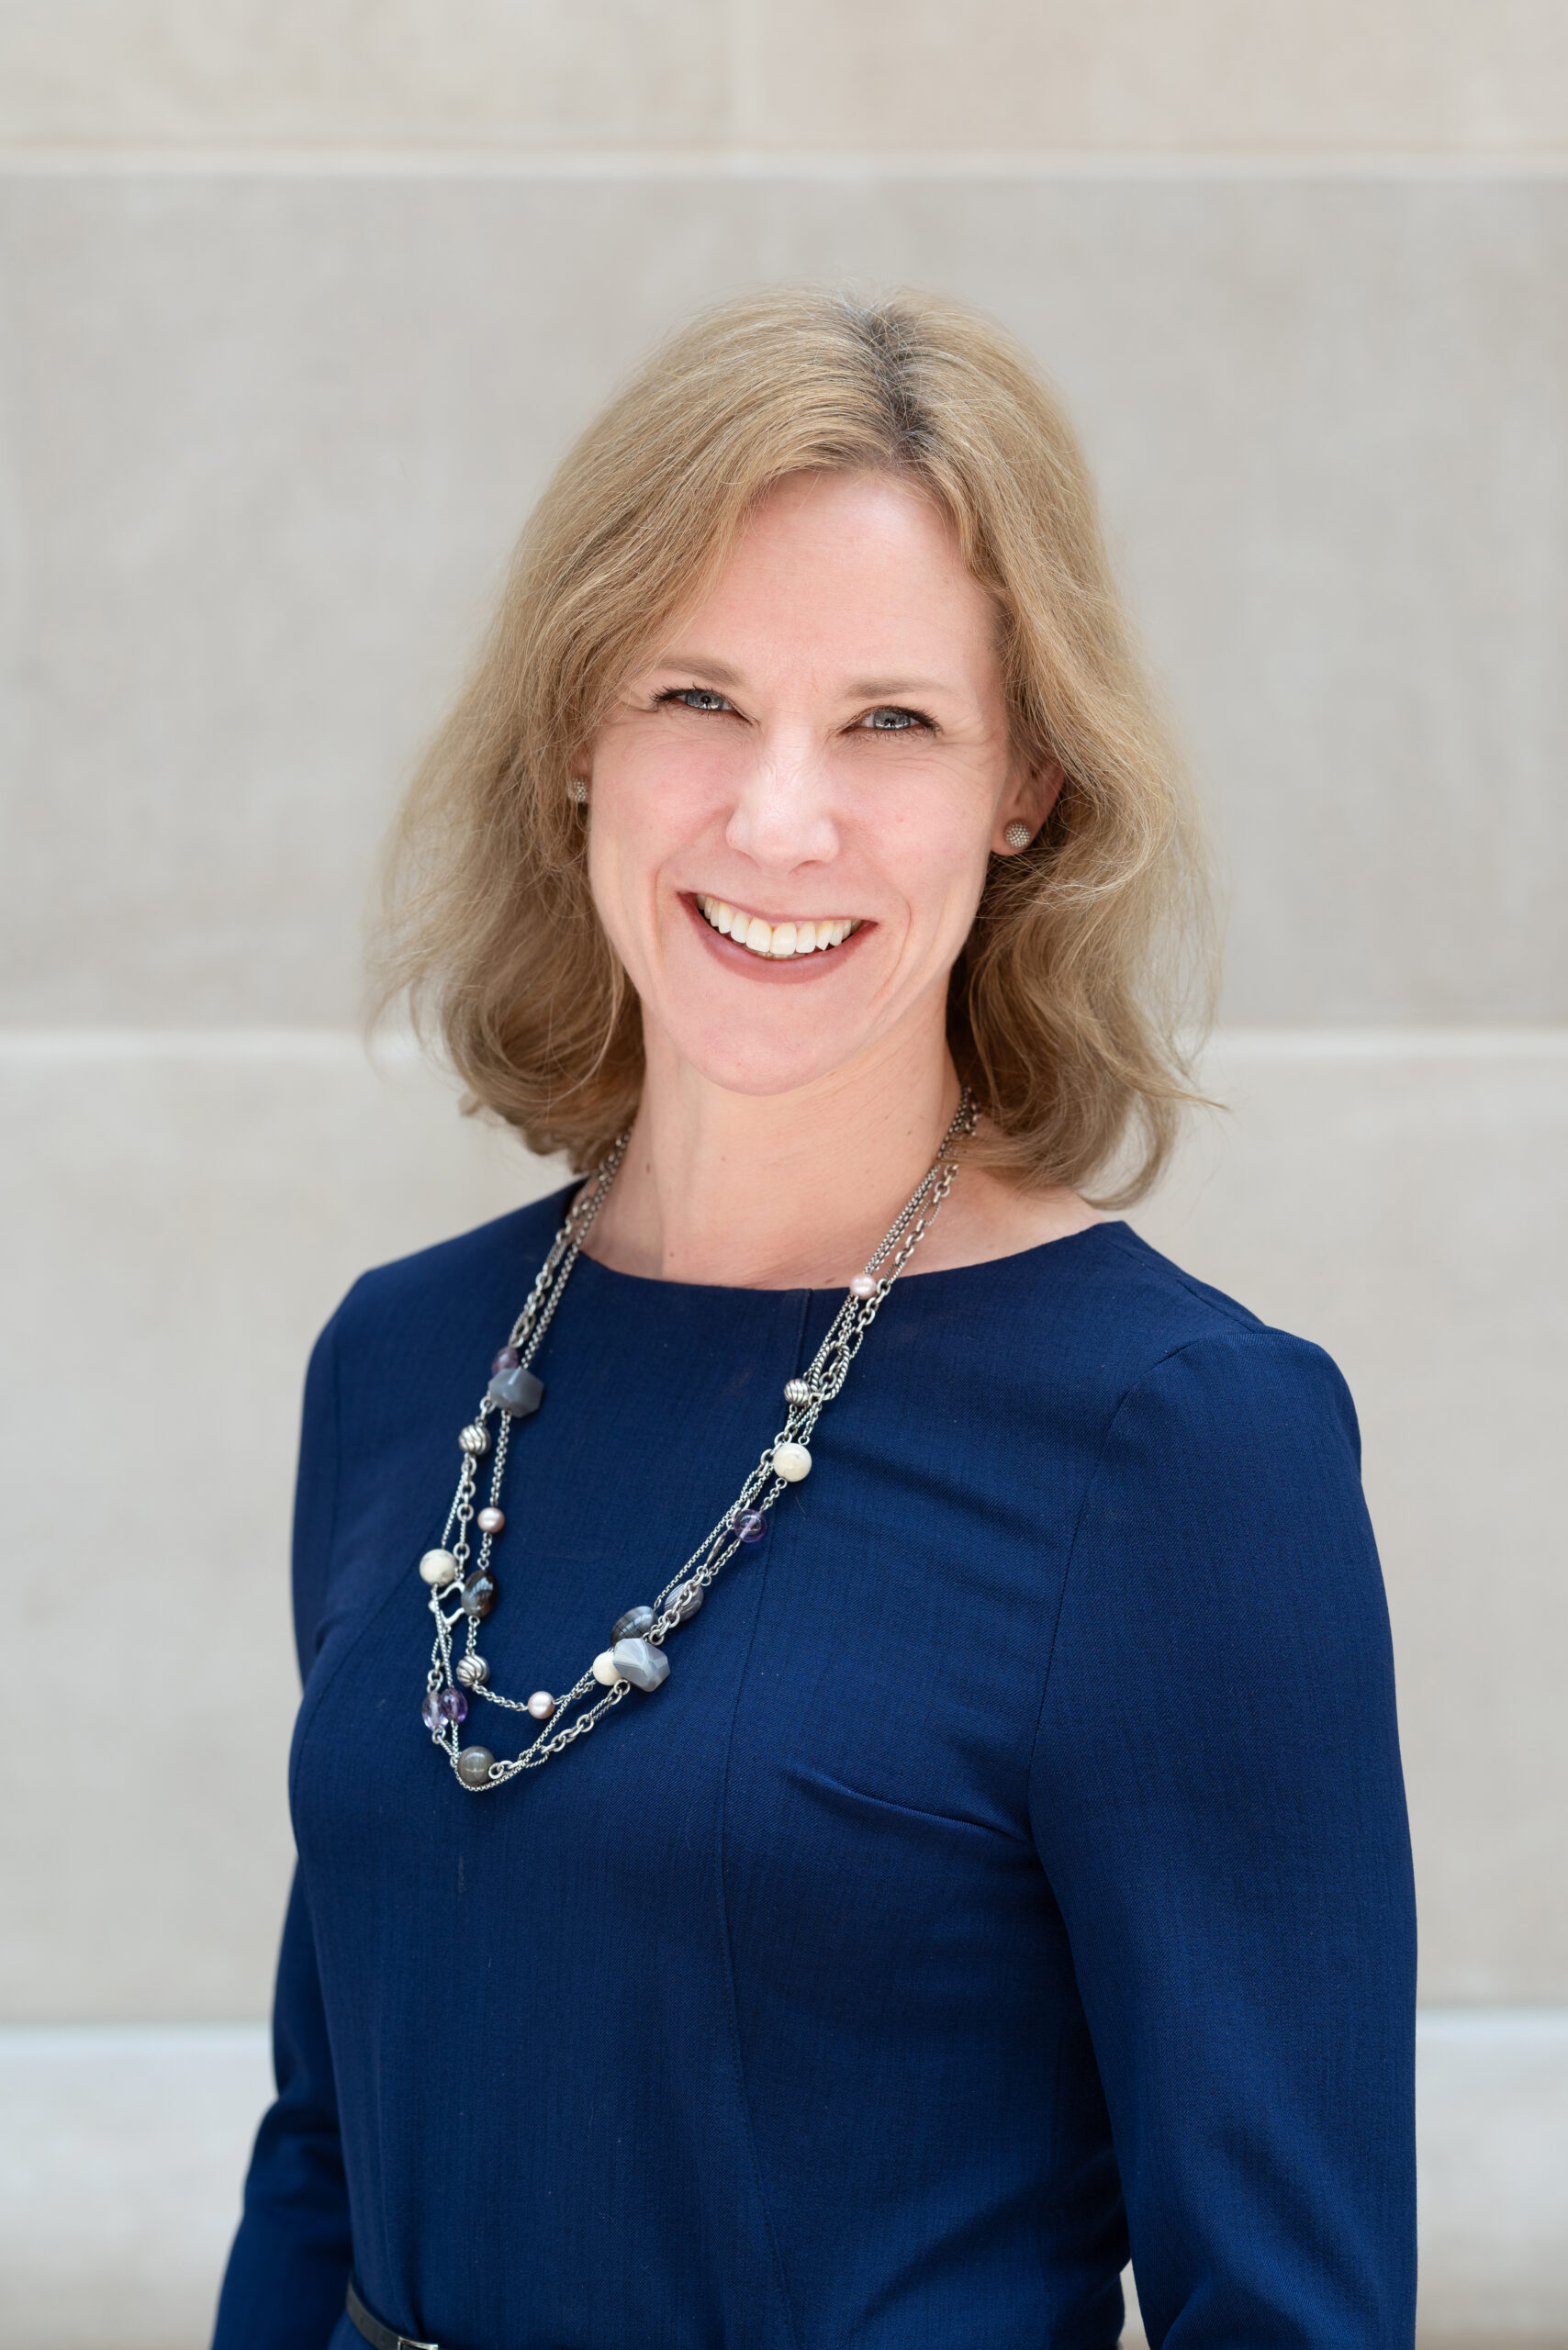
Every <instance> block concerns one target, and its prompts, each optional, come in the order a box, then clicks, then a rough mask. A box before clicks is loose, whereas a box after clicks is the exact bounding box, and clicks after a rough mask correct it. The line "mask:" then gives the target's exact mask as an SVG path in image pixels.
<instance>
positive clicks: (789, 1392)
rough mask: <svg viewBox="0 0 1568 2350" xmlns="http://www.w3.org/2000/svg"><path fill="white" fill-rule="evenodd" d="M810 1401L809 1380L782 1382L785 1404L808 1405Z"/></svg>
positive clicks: (810, 1385)
mask: <svg viewBox="0 0 1568 2350" xmlns="http://www.w3.org/2000/svg"><path fill="white" fill-rule="evenodd" d="M811 1400H812V1382H811V1381H810V1380H809V1379H787V1380H786V1381H785V1382H784V1401H785V1402H786V1404H809V1403H810V1402H811Z"/></svg>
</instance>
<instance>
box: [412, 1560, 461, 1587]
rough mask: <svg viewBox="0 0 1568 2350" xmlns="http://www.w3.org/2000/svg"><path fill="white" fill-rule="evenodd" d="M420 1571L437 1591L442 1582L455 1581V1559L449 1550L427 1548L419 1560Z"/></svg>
mask: <svg viewBox="0 0 1568 2350" xmlns="http://www.w3.org/2000/svg"><path fill="white" fill-rule="evenodd" d="M420 1574H421V1575H423V1577H424V1579H425V1581H426V1583H431V1584H432V1585H433V1586H434V1587H435V1588H436V1589H437V1590H438V1591H439V1589H440V1588H441V1586H442V1583H454V1582H455V1581H456V1578H457V1561H456V1560H455V1559H454V1557H453V1555H452V1553H451V1551H450V1550H427V1551H426V1552H425V1555H424V1557H423V1558H422V1559H421V1560H420Z"/></svg>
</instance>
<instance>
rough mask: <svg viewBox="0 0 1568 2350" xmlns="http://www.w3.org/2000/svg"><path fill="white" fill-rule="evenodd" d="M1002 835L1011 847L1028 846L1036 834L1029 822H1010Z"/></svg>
mask: <svg viewBox="0 0 1568 2350" xmlns="http://www.w3.org/2000/svg"><path fill="white" fill-rule="evenodd" d="M1034 837H1035V835H1034V834H1033V833H1032V832H1031V831H1030V830H1029V827H1028V825H1027V824H1009V825H1008V827H1007V830H1006V831H1005V832H1004V833H1003V834H1002V839H1003V840H1004V841H1005V842H1006V843H1007V845H1008V847H1009V848H1027V847H1028V845H1029V843H1030V842H1031V841H1032V840H1033V839H1034Z"/></svg>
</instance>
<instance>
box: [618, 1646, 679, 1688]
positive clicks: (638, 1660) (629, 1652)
mask: <svg viewBox="0 0 1568 2350" xmlns="http://www.w3.org/2000/svg"><path fill="white" fill-rule="evenodd" d="M610 1662H611V1664H613V1665H614V1667H615V1670H616V1672H617V1673H618V1674H619V1675H620V1677H621V1679H622V1681H629V1682H630V1683H631V1684H632V1686H633V1689H656V1688H657V1687H658V1685H659V1684H660V1682H661V1681H667V1680H668V1679H669V1659H668V1657H667V1656H666V1654H665V1652H664V1651H663V1649H655V1648H651V1647H650V1646H649V1645H648V1642H647V1641H646V1640H617V1641H616V1643H615V1646H614V1648H613V1649H612V1650H611V1651H610Z"/></svg>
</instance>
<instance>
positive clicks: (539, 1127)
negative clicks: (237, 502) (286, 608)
mask: <svg viewBox="0 0 1568 2350" xmlns="http://www.w3.org/2000/svg"><path fill="white" fill-rule="evenodd" d="M823 469H832V470H839V471H849V470H862V471H875V472H879V473H885V474H890V475H893V476H900V477H902V478H904V479H906V480H908V481H909V482H911V483H912V484H913V485H915V486H918V487H921V488H922V489H923V490H924V492H925V494H926V495H928V496H929V497H930V498H933V499H934V500H935V503H936V504H937V506H938V507H939V508H940V509H941V510H942V511H943V512H944V513H945V514H946V515H947V516H948V518H949V519H950V520H951V522H952V524H953V526H954V528H955V530H956V532H957V533H958V543H959V545H960V548H961V550H962V553H963V557H964V560H965V562H966V563H967V564H968V565H969V569H970V571H971V572H972V573H973V574H974V576H975V577H976V578H977V579H978V580H979V581H980V583H981V584H982V585H983V586H984V587H985V588H988V589H989V590H990V592H991V595H992V596H993V597H994V599H996V603H997V607H998V610H999V612H1000V615H1001V649H1002V672H1003V678H1004V682H1005V688H1006V696H1007V703H1008V709H1009V711H1010V717H1011V724H1012V730H1013V735H1014V743H1015V744H1016V745H1017V746H1018V747H1019V748H1020V749H1021V751H1022V752H1023V753H1024V755H1025V756H1026V757H1027V758H1028V759H1029V760H1030V761H1031V762H1032V763H1034V764H1036V765H1043V764H1044V763H1045V762H1047V761H1048V760H1056V761H1058V762H1059V763H1060V766H1061V767H1062V769H1063V772H1064V775H1065V781H1064V783H1063V786H1062V789H1061V791H1060V793H1059V796H1058V800H1057V801H1056V805H1055V807H1054V808H1053V810H1052V811H1051V814H1050V816H1049V818H1048V820H1047V822H1046V824H1045V825H1044V826H1043V828H1042V829H1041V831H1040V833H1039V834H1038V835H1037V837H1036V840H1035V842H1034V844H1033V845H1032V846H1031V847H1030V848H1029V849H1027V850H1025V852H1024V853H1023V854H1022V855H1020V856H1009V857H1005V858H1003V857H993V858H992V859H991V865H990V867H989V870H988V873H987V878H986V882H985V887H984V890H983V892H982V895H981V898H980V907H979V910H978V912H977V913H976V916H975V920H974V924H973V927H972V929H971V931H970V934H969V939H968V941H967V942H966V945H965V946H964V949H963V952H962V954H961V955H960V956H959V957H958V962H957V964H956V965H955V967H954V969H953V973H952V977H951V980H950V983H949V991H948V1023H947V1025H948V1037H949V1042H950V1045H951V1048H952V1051H953V1055H954V1058H955V1060H956V1062H957V1064H958V1069H959V1071H960V1073H961V1074H962V1075H963V1076H964V1078H965V1079H966V1080H968V1082H969V1085H970V1086H972V1088H973V1089H974V1091H975V1093H976V1095H977V1096H978V1098H979V1101H980V1106H981V1108H982V1111H983V1113H984V1115H985V1120H986V1125H984V1126H983V1127H982V1129H981V1135H980V1139H979V1141H978V1143H977V1146H976V1156H977V1157H979V1158H981V1159H982V1160H983V1161H984V1162H986V1163H989V1164H990V1165H991V1166H992V1167H994V1168H996V1169H998V1170H999V1171H1001V1172H1002V1173H1005V1174H1007V1175H1010V1176H1011V1177H1012V1178H1013V1179H1014V1181H1018V1182H1020V1183H1022V1184H1025V1185H1030V1186H1035V1185H1040V1186H1043V1185H1047V1184H1052V1183H1070V1184H1072V1185H1075V1186H1077V1187H1079V1188H1083V1187H1085V1186H1087V1185H1090V1184H1092V1182H1093V1181H1094V1179H1095V1178H1096V1177H1097V1176H1098V1177H1102V1178H1104V1177H1105V1176H1106V1173H1107V1169H1114V1175H1113V1179H1112V1180H1111V1181H1110V1182H1109V1184H1108V1186H1103V1188H1102V1191H1101V1197H1102V1198H1103V1201H1104V1202H1105V1203H1106V1204H1123V1203H1127V1202H1130V1201H1132V1200H1134V1199H1137V1197H1139V1196H1140V1195H1141V1194H1142V1193H1143V1192H1145V1191H1146V1190H1147V1189H1148V1186H1149V1184H1150V1183H1151V1182H1152V1181H1153V1180H1154V1177H1155V1175H1156V1174H1157V1173H1158V1171H1159V1168H1160V1166H1161V1164H1162V1162H1163V1160H1164V1159H1165V1158H1166V1156H1167V1154H1168V1152H1169V1150H1170V1145H1171V1141H1172V1139H1173V1135H1174V1130H1175V1125H1176V1121H1177V1117H1178V1114H1179V1112H1180V1110H1181V1108H1182V1104H1183V1103H1185V1102H1191V1101H1193V1100H1195V1099H1197V1098H1199V1097H1197V1096H1196V1095H1194V1094H1193V1091H1191V1089H1190V1086H1189V1082H1188V1063H1187V1059H1186V1057H1185V1055H1184V1053H1183V1052H1182V1049H1181V1046H1180V1044H1179V1035H1180V1034H1181V1033H1182V1032H1181V1029H1180V1027H1179V1022H1181V1021H1182V1020H1183V1019H1186V1020H1187V1021H1188V1022H1189V1024H1190V1020H1191V1014H1192V1012H1193V1008H1194V1004H1195V1003H1196V1004H1197V1005H1198V1006H1200V1007H1201V1008H1202V1009H1204V1010H1206V1007H1207V1001H1208V979H1209V974H1210V971H1211V968H1212V962H1211V958H1210V956H1209V954H1208V951H1207V942H1208V936H1209V933H1208V925H1207V919H1206V916H1207V901H1206V898H1205V894H1204V889H1203V884H1202V877H1201V871H1200V867H1199V863H1198V859H1197V856H1196V854H1195V848H1194V833H1193V818H1192V814H1191V811H1190V804H1189V795H1188V792H1187V789H1186V787H1185V784H1184V780H1183V776H1182V767H1181V763H1180V761H1179V759H1178V757H1177V756H1176V755H1175V752H1174V749H1173V746H1172V744H1171V742H1170V737H1169V735H1168V733H1167V732H1166V729H1165V726H1164V724H1163V722H1162V721H1161V719H1160V717H1159V712H1158V711H1157V710H1156V708H1155V705H1154V701H1153V698H1152V696H1151V694H1150V691H1149V688H1148V682H1147V679H1146V677H1145V676H1144V674H1143V672H1142V669H1141V667H1140V666H1139V663H1138V661H1137V656H1136V654H1135V652H1134V649H1133V646H1132V644H1131V642H1130V637H1129V631H1128V627H1127V622H1126V615H1125V612H1124V610H1123V608H1122V605H1121V602H1120V599H1118V596H1117V594H1116V590H1115V588H1114V583H1113V580H1112V577H1111V572H1110V567H1109V565H1108V563H1107V560H1106V554H1105V549H1104V544H1103V538H1102V534H1101V530H1100V524H1099V519H1098V514H1097V510H1096V504H1095V498H1094V492H1093V488H1092V484H1091V482H1090V478H1089V475H1088V471H1087V468H1086V466H1085V464H1084V462H1083V458H1082V455H1081V452H1080V449H1079V446H1078V443H1077V441H1076V439H1075V437H1074V434H1073V431H1072V429H1071V427H1070V424H1069V423H1068V421H1067V419H1066V417H1065V416H1064V415H1063V413H1062V411H1061V408H1059V407H1058V403H1057V401H1056V400H1055V398H1054V397H1052V395H1051V393H1050V391H1049V390H1048V389H1047V386H1046V385H1045V383H1044V382H1043V381H1042V379H1041V377H1040V376H1039V375H1038V374H1037V372H1036V369H1035V368H1034V366H1033V365H1032V364H1031V363H1030V361H1029V360H1028V358H1027V357H1026V356H1025V353H1023V352H1022V351H1021V350H1020V349H1019V348H1018V347H1017V346H1016V345H1015V344H1014V342H1013V341H1011V340H1010V339H1009V338H1008V337H1007V336H1006V335H1005V334H1004V333H1003V332H1002V330H1001V329H1000V328H998V327H997V326H995V325H994V324H993V323H991V321H990V320H989V319H984V318H981V317H979V316H977V315H975V314H974V313H972V312H970V311H969V310H966V309H964V308H960V307H958V305H956V304H953V303H950V302H947V301H944V300H940V299H937V298H936V297H933V296H931V295H928V294H923V293H917V292H899V293H893V294H890V295H887V296H883V297H875V298H860V297H857V296H855V295H853V294H850V293H846V292H843V291H837V290H833V289H824V288H819V287H814V286H793V287H792V286H786V287H778V288H774V289H772V290H769V291H767V292H765V293H762V294H758V295H754V296H751V297H746V298H745V299H742V300H738V301H733V302H728V303H725V304H723V305H722V307H720V308H716V309H712V310H710V311H708V312H706V313H704V314H703V315H702V316H700V317H699V318H697V319H694V320H693V321H692V322H691V323H690V324H689V325H688V326H687V327H685V328H684V329H683V330H681V331H679V332H678V333H677V334H676V335H674V336H673V337H672V338H671V339H670V340H669V341H667V342H666V343H665V344H664V345H663V346H662V348H660V349H659V350H658V351H657V352H655V354H654V355H653V357H652V358H651V359H649V360H648V361H647V362H646V363H645V364H644V366H643V367H642V368H641V369H640V370H639V371H638V372H637V374H636V375H633V377H632V379H631V381H630V382H629V383H627V384H626V386H624V388H623V389H622V391H621V392H620V393H619V394H618V396H617V397H615V398H613V399H612V400H611V401H610V405H609V407H608V408H605V409H604V410H603V412H602V413H601V414H600V415H599V418H598V419H597V420H595V421H594V422H593V423H592V424H590V425H589V427H588V431H586V432H585V433H584V434H583V435H582V437H581V439H580V440H579V441H578V442H577V444H576V446H575V447H574V448H573V449H572V450H571V452H570V453H569V454H568V455H567V456H566V460H565V461H564V463H563V464H561V466H560V467H559V469H558V471H557V472H556V474H555V476H554V479H553V481H552V482H551V483H550V485H549V487H547V488H546V490H545V492H544V494H543V497H542V498H541V499H540V501H539V503H538V505H537V507H536V508H535V509H534V511H533V513H532V517H531V518H530V520H529V521H528V524H527V526H526V528H525V529H524V532H523V534H522V538H521V543H520V545H519V547H518V551H517V554H516V557H515V560H514V562H513V565H512V569H511V574H510V579H509V582H508V585H507V587H506V589H505V592H504V594H503V596H502V599H501V602H500V607H499V610H498V612H497V614H496V617H495V620H494V622H493V624H492V626H491V629H490V632H489V636H488V640H487V643H486V645H485V647H484V649H483V652H482V654H481V656H480V658H479V661H478V664H477V666H476V668H475V670H474V672H473V674H472V676H471V677H470V678H469V680H468V683H467V684H466V686H465V688H464V689H463V691H462V692H461V694H460V695H459V697H458V699H457V701H456V704H455V706H454V709H453V710H452V711H451V714H450V715H449V717H448V718H447V720H446V722H445V723H444V725H443V726H442V729H441V731H440V733H438V734H437V735H436V737H435V739H434V741H433V743H432V744H431V746H430V748H429V750H428V752H427V754H426V755H425V757H424V760H423V762H422V765H421V766H420V769H419V771H418V773H417V774H416V776H415V778H414V781H413V784H412V786H411V789H410V790H409V795H408V798H407V800H406V802H405V804H404V807H403V810H402V812H401V815H400V817H399V819H398V824H397V826H396V828H395V831H394V834H393V836H392V839H391V842H390V844H389V846H388V852H387V856H386V864H385V867H384V890H383V904H382V919H381V923H380V927H379V932H378V934H377V938H376V941H375V952H374V962H373V968H374V971H375V979H376V999H375V1000H376V1002H377V1006H378V1008H379V1009H381V1010H385V1009H386V1007H387V1006H388V1005H389V1004H390V1003H391V1002H394V1001H396V1000H398V999H406V1000H407V1001H408V1002H409V1008H410V1010H411V1013H412V1015H413V1018H414V1021H415V1024H416V1027H417V1028H418V1030H419V1032H420V1034H421V1035H423V1036H425V1037H426V1039H427V1040H439V1042H440V1043H441V1045H442V1046H443V1047H444V1051H445V1055H446V1057H448V1058H449V1060H450V1061H451V1063H452V1065H453V1067H454V1069H455V1070H456V1071H457V1073H458V1075H459V1076H460V1078H461V1079H462V1080H463V1082H464V1084H465V1088H466V1089H467V1097H468V1099H467V1104H466V1106H468V1107H469V1108H471V1109H485V1110H488V1111H490V1112H492V1113H495V1114H496V1115H497V1116H498V1117H499V1118H502V1119H504V1120H505V1121H506V1122H507V1123H508V1124H509V1125H513V1126H515V1127H516V1128H518V1130H519V1131H520V1133H521V1135H522V1136H523V1137H524V1139H525V1140H526V1141H527V1143H528V1144H529V1145H530V1147H532V1149H534V1150H536V1151H541V1152H555V1151H562V1152H565V1153H566V1156H567V1158H568V1159H569V1161H570V1163H571V1164H572V1165H573V1166H574V1167H576V1168H579V1169H581V1168H584V1167H588V1166H589V1165H591V1164H592V1163H593V1162H594V1161H595V1160H596V1159H597V1158H599V1157H600V1156H601V1155H602V1153H603V1151H604V1150H605V1148H606V1147H607V1145H608V1144H609V1142H610V1139H611V1137H612V1136H615V1135H616V1134H618V1133H619V1132H620V1131H621V1130H622V1128H623V1127H624V1126H625V1125H628V1124H629V1122H630V1120H631V1118H632V1116H633V1113H634V1111H635V1109H636V1106H637V1102H638V1098H639V1095H640V1092H641V1088H642V1081H643V1040H642V1028H641V1021H640V1016H639V1011H638V1006H637V1002H636V999H635V996H634V994H633V990H632V989H631V987H630V984H629V982H628V981H627V979H626V975H625V973H624V971H623V969H622V967H621V964H620V961H619V959H618V957H616V956H615V954H614V953H613V951H612V949H611V947H610V942H609V940H608V938H607V937H606V935H605V933H604V931H603V929H602V927H601V925H600V923H599V919H598V916H597V914H596V912H595V911H594V906H593V901H592V898H591V896H590V894H589V890H588V873H587V857H586V828H585V824H584V820H583V816H582V814H581V812H580V811H579V809H578V807H577V802H576V800H575V799H574V796H573V789H572V779H573V775H574V769H575V767H576V766H577V764H578V763H580V760H581V758H582V755H583V753H584V750H585V748H586V746H587V745H588V744H590V743H591V741H592V738H593V735H594V733H595V731H596V729H597V728H598V726H599V722H600V720H601V719H602V717H603V716H604V714H605V713H606V711H608V710H609V708H610V704H611V702H612V700H613V699H614V697H615V695H616V693H617V691H618V689H619V688H620V687H621V686H622V684H623V682H624V681H625V679H626V678H627V677H630V676H632V675H633V674H634V673H635V672H636V671H637V670H638V669H639V668H640V667H642V666H645V664H646V662H647V660H648V658H649V657H650V656H651V655H652V654H653V653H654V652H655V650H656V649H657V647H658V645H659V644H660V643H661V642H662V641H664V640H665V638H666V632H667V631H668V630H669V628H670V627H671V625H672V624H673V623H674V622H675V621H676V620H677V619H678V617H679V615H680V614H681V612H682V611H683V610H687V609H689V608H690V606H691V605H692V604H693V603H695V602H696V601H697V600H699V599H700V597H701V596H702V595H703V594H704V593H705V592H706V590H707V588H709V586H710V585H711V582H712V581H713V580H714V579H715V577H716V576H717V575H718V573H719V571H720V570H721V569H722V565H723V564H724V561H725V558H726V556H727V555H728V554H729V552H730V550H731V548H732V547H733V545H734V540H735V537H736V534H737V532H739V530H740V529H741V527H742V525H743V524H744V522H745V518H746V516H747V513H748V512H749V510H750V509H752V508H753V506H754V505H755V504H756V500H757V499H758V498H761V497H762V496H763V495H764V494H765V493H766V492H767V490H768V489H770V488H771V487H773V486H774V485H776V484H777V483H778V482H780V481H782V480H784V479H785V478H787V477H788V476H790V475H793V474H797V473H802V472H807V471H813V470H823Z"/></svg>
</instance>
